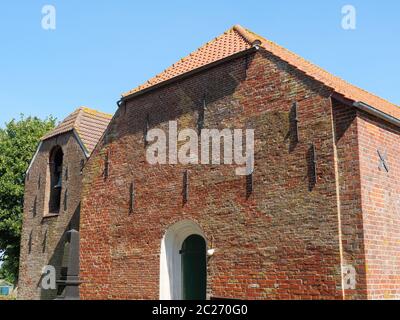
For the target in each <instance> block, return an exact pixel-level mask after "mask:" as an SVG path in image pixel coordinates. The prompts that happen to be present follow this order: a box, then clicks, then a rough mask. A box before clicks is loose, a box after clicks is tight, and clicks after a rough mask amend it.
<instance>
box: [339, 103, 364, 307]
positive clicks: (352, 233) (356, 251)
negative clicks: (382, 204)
mask: <svg viewBox="0 0 400 320" xmlns="http://www.w3.org/2000/svg"><path fill="white" fill-rule="evenodd" d="M332 112H333V121H334V122H333V129H334V137H335V167H336V172H337V190H338V192H337V200H338V209H339V210H338V225H339V234H340V244H341V246H340V252H341V261H342V273H343V274H348V275H349V276H345V277H344V278H343V281H344V282H347V285H346V284H345V285H344V286H343V287H342V289H343V297H344V299H365V298H366V297H367V295H366V279H365V252H364V232H363V217H362V207H361V178H360V160H359V144H358V129H357V110H356V109H355V108H353V107H351V106H350V105H348V104H344V103H340V102H338V101H336V100H333V101H332ZM353 270H354V271H355V278H354V280H355V283H354V282H353V280H352V279H351V278H350V277H352V276H353V275H354V273H353Z"/></svg>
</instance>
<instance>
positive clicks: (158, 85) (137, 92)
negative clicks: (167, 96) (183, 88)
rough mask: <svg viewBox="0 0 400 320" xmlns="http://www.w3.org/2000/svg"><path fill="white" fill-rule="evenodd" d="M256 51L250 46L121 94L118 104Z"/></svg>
mask: <svg viewBox="0 0 400 320" xmlns="http://www.w3.org/2000/svg"><path fill="white" fill-rule="evenodd" d="M258 49H259V47H258V46H257V45H254V46H252V47H251V48H249V49H246V50H242V51H239V52H237V53H235V54H233V55H230V56H228V57H225V58H223V59H220V60H217V61H214V62H211V63H209V64H206V65H204V66H201V67H199V68H196V69H193V70H190V71H188V72H185V73H183V74H180V75H178V76H175V77H173V78H170V79H167V80H165V81H162V82H159V83H156V84H155V85H153V86H150V87H147V88H144V89H142V90H140V91H136V92H133V93H128V94H123V95H122V98H121V100H120V102H122V101H124V100H127V99H131V98H133V97H137V96H139V95H142V94H144V93H147V92H149V91H153V90H155V89H158V88H160V87H163V86H166V85H168V84H171V83H174V82H177V81H179V80H182V79H186V78H188V77H190V76H192V75H193V74H196V73H199V72H202V71H204V70H207V69H211V68H213V67H215V66H218V65H220V64H222V63H225V62H227V61H231V60H234V59H237V58H240V57H242V56H245V55H248V54H250V53H253V52H256V51H257V50H258Z"/></svg>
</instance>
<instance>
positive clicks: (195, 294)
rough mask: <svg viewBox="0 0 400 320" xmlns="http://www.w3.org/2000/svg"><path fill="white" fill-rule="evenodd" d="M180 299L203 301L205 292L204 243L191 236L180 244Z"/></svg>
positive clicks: (198, 237) (197, 236) (205, 266)
mask: <svg viewBox="0 0 400 320" xmlns="http://www.w3.org/2000/svg"><path fill="white" fill-rule="evenodd" d="M180 253H181V263H182V299H183V300H205V299H206V291H207V263H206V242H205V241H204V238H203V237H201V236H199V235H196V234H195V235H191V236H189V237H187V238H186V240H185V241H184V242H183V244H182V250H181V252H180Z"/></svg>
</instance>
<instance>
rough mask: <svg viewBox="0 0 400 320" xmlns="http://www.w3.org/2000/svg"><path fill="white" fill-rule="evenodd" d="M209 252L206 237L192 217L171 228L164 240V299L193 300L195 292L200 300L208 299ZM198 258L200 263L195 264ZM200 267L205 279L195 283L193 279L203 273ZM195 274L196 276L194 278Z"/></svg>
mask: <svg viewBox="0 0 400 320" xmlns="http://www.w3.org/2000/svg"><path fill="white" fill-rule="evenodd" d="M200 252H203V254H200ZM206 252H207V241H206V237H205V235H204V233H203V231H202V230H201V228H200V226H199V225H198V224H197V223H195V222H193V221H191V220H183V221H179V222H177V223H175V224H174V225H172V226H170V227H169V228H168V230H167V231H166V233H165V235H164V237H163V239H162V241H161V254H160V299H161V300H182V299H191V296H192V295H194V294H196V295H198V296H199V298H198V299H205V297H206V295H205V292H206V287H207V266H206ZM194 261H197V263H196V264H195V263H194ZM197 268H198V270H200V269H201V271H200V272H201V274H202V275H203V276H202V277H201V279H202V280H201V282H200V281H198V282H197V283H193V282H192V281H193V279H194V278H196V277H197V275H198V272H199V271H198V270H197ZM193 275H195V276H194V277H193ZM192 278H193V279H192ZM191 288H193V290H191ZM194 288H195V289H194ZM192 291H193V292H192ZM200 292H201V293H202V294H201V295H200ZM200 296H201V298H200Z"/></svg>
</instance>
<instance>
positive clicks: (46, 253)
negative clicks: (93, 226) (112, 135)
mask: <svg viewBox="0 0 400 320" xmlns="http://www.w3.org/2000/svg"><path fill="white" fill-rule="evenodd" d="M110 119H111V116H110V115H107V114H104V113H100V112H97V111H94V110H91V109H88V108H84V107H82V108H79V109H78V110H76V111H75V112H73V113H72V114H71V115H69V116H68V117H67V118H66V119H65V120H64V121H62V122H61V123H60V124H59V125H58V126H57V127H56V128H55V129H54V130H53V131H51V132H50V133H48V134H47V135H46V136H44V137H43V138H42V141H41V143H40V145H39V147H38V150H37V153H36V155H35V157H34V158H33V160H32V162H31V165H30V167H29V169H28V172H27V174H26V181H25V199H24V216H23V229H22V239H21V257H20V273H19V292H18V298H19V299H54V298H55V297H56V296H57V290H43V289H42V288H41V286H40V283H41V275H42V268H43V267H44V266H46V265H52V266H54V267H55V269H56V272H57V279H58V280H59V279H60V277H61V272H62V268H65V267H66V261H65V260H66V256H67V252H66V251H67V250H65V247H68V241H67V239H66V232H67V231H68V230H71V229H76V230H79V212H80V192H81V182H82V170H83V166H84V165H85V163H86V161H87V159H88V158H89V156H90V154H91V152H92V151H93V149H94V147H95V146H96V144H97V142H98V141H99V139H100V138H101V136H102V135H103V133H104V130H105V128H106V127H107V125H108V123H109V121H110Z"/></svg>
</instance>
